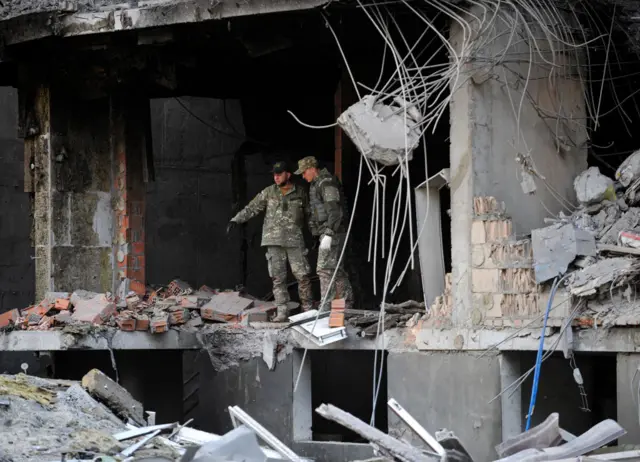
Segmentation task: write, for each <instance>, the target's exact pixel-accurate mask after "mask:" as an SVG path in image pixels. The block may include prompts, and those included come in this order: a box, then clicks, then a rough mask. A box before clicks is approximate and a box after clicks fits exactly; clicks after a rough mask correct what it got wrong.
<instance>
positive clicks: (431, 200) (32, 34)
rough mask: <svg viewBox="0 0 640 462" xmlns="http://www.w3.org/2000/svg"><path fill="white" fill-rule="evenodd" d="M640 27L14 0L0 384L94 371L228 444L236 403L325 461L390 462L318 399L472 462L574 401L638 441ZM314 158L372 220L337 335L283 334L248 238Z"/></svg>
mask: <svg viewBox="0 0 640 462" xmlns="http://www.w3.org/2000/svg"><path fill="white" fill-rule="evenodd" d="M638 18H640V3H639V4H637V5H636V4H635V2H632V1H624V2H623V1H618V0H611V1H609V0H601V1H598V2H589V3H588V4H587V2H562V1H552V0H543V1H540V2H535V4H533V3H532V2H527V1H525V0H510V1H507V2H484V1H472V2H471V1H470V2H465V1H445V0H438V1H434V2H431V1H422V0H416V1H413V0H412V1H404V0H402V1H398V2H395V1H394V2H368V1H360V0H356V1H354V2H352V1H344V2H343V1H340V2H335V1H325V0H298V1H290V0H278V1H275V0H274V1H264V0H249V1H247V2H229V1H226V0H222V1H215V2H213V1H202V0H153V1H151V0H149V1H135V2H133V1H132V2H128V3H116V2H115V1H111V0H102V1H100V2H76V1H65V2H53V1H40V2H36V1H27V0H19V1H13V2H5V3H2V2H0V85H1V87H0V163H1V168H0V179H1V183H0V187H1V189H0V190H1V191H2V198H3V201H2V202H3V211H4V214H3V216H2V220H1V221H0V240H2V247H3V251H2V253H1V255H2V261H1V262H0V293H1V294H2V297H0V326H1V327H2V329H3V332H1V333H0V348H1V353H0V365H2V368H3V370H0V372H8V373H18V372H20V371H25V372H27V373H28V374H30V375H35V376H41V377H42V378H43V379H42V380H44V377H47V378H48V379H49V380H50V379H56V380H57V379H60V380H61V379H64V380H81V379H82V377H83V376H85V374H87V373H88V372H89V371H90V370H92V369H94V368H98V369H100V370H101V371H103V372H104V373H105V374H107V375H109V376H110V377H111V378H112V379H113V380H114V381H117V382H118V383H119V384H120V385H122V386H123V387H124V388H126V389H127V390H128V391H129V392H130V393H131V394H132V395H133V397H134V398H135V399H136V400H138V401H139V402H140V403H141V404H142V405H143V407H144V408H145V409H146V410H151V411H154V412H155V413H156V414H155V419H156V422H157V423H167V422H185V421H189V420H190V419H193V424H192V426H193V427H194V428H197V429H199V430H202V431H206V432H210V433H214V434H224V433H225V432H227V431H230V430H232V428H233V425H232V421H231V420H230V418H229V413H230V412H231V411H230V410H229V407H230V406H239V408H241V409H244V411H246V412H247V413H248V414H250V415H251V416H253V418H255V419H256V420H257V421H259V422H260V423H261V424H262V425H263V426H264V427H265V428H266V429H268V430H269V431H270V432H271V433H272V434H273V435H275V436H276V437H277V438H278V439H279V440H280V441H281V442H282V443H284V444H285V445H286V446H288V447H289V448H290V450H292V451H295V453H297V454H298V455H300V456H302V457H308V458H311V459H314V460H319V461H342V460H344V461H352V460H365V459H367V458H370V457H373V455H374V450H373V448H372V446H371V445H370V444H369V442H368V441H367V439H366V438H363V437H362V435H360V434H357V433H356V432H354V431H352V430H350V429H348V428H346V427H344V426H341V425H339V424H338V423H336V422H334V421H330V420H328V419H326V418H324V417H323V416H326V415H327V414H330V413H331V411H327V408H326V407H322V406H321V405H323V404H330V405H335V406H337V407H339V408H341V409H343V410H345V411H347V412H349V413H351V414H352V415H354V416H356V417H358V418H359V419H361V420H362V421H364V422H369V423H370V424H371V426H372V427H375V428H377V429H378V430H380V431H381V432H383V433H385V434H388V435H390V436H392V437H395V438H397V439H399V440H405V441H408V442H410V443H413V444H415V445H416V446H419V447H422V446H424V442H422V441H421V439H420V437H419V436H418V435H414V434H413V433H412V432H411V431H410V430H409V429H408V427H407V426H406V425H405V422H406V421H405V422H403V421H402V419H401V418H400V417H399V416H398V415H397V412H396V413H394V412H389V409H393V407H391V408H390V407H388V406H387V403H388V402H389V400H390V399H394V400H396V402H397V403H400V404H401V405H402V406H403V407H404V408H405V409H408V410H410V412H411V414H412V415H413V417H414V418H415V419H416V420H417V421H418V422H419V423H420V424H422V425H423V426H424V427H425V428H426V429H427V430H429V431H430V432H435V431H436V430H438V429H442V428H446V429H449V430H452V431H453V432H455V435H456V436H457V437H458V438H459V439H460V441H461V442H462V443H463V444H464V447H465V448H466V449H467V450H468V451H469V453H470V454H471V455H472V456H473V459H474V460H476V461H488V460H497V459H500V458H501V457H503V456H504V455H505V453H504V452H502V453H501V452H500V449H498V452H496V446H497V445H499V444H500V443H501V442H503V441H508V440H509V438H512V437H514V436H517V435H519V434H520V433H521V432H523V431H524V430H525V429H528V428H529V427H530V426H535V425H538V424H541V423H543V422H546V421H547V418H548V417H549V416H550V415H553V413H558V414H559V416H560V425H561V426H562V428H563V429H564V430H566V431H567V432H569V433H571V434H575V435H580V434H583V433H585V432H586V431H587V430H589V429H590V428H592V427H593V426H594V425H596V424H598V423H599V422H602V421H607V419H612V420H615V421H617V422H618V423H619V424H620V426H621V427H623V428H624V430H626V434H625V435H624V436H620V437H619V438H618V436H616V438H617V442H618V444H638V443H640V419H639V416H638V406H637V404H638V403H637V399H638V390H639V389H640V388H639V387H640V382H639V381H638V376H637V374H636V372H637V370H638V369H639V368H640V357H638V355H637V350H638V348H639V345H640V330H639V326H640V313H639V312H638V309H637V307H638V301H637V295H636V294H637V283H638V278H637V276H638V274H640V204H639V203H640V194H638V190H640V154H637V152H638V150H639V149H640V136H639V135H638V129H637V127H638V126H639V124H640V110H638V103H639V102H640V100H639V98H638V96H637V88H638V75H639V72H638V69H640V60H639V59H638V52H639V51H640V44H639V43H638V40H640V29H638V21H640V19H638ZM308 155H313V156H315V157H317V158H318V159H319V161H320V162H321V163H322V164H323V165H325V166H327V167H328V169H329V170H331V171H332V172H335V174H336V176H337V177H338V178H339V179H340V180H341V182H342V184H343V187H344V190H345V194H346V196H347V199H348V206H349V209H350V212H351V213H350V217H351V219H350V222H349V224H348V229H349V231H348V235H349V238H348V243H347V245H346V246H345V251H344V252H343V257H344V262H345V266H346V269H347V271H348V272H349V275H350V277H351V282H352V285H353V286H354V293H355V301H356V306H355V307H354V308H353V309H352V310H343V309H342V308H343V307H342V308H341V307H340V302H339V301H334V304H333V305H334V306H333V310H332V312H336V311H337V312H340V311H346V312H345V313H344V318H345V321H344V326H339V327H335V326H333V325H332V327H329V324H328V323H329V318H327V317H323V316H317V317H315V314H317V312H314V313H315V314H314V317H315V319H314V318H310V317H306V315H305V314H304V313H302V314H295V315H293V316H291V318H290V323H288V324H287V323H285V324H283V325H276V324H274V323H269V322H268V321H269V318H270V316H271V315H272V314H273V311H274V308H275V307H274V305H273V303H272V302H271V300H272V298H273V296H272V295H273V294H271V293H270V291H271V284H270V279H269V277H268V270H267V262H266V261H265V258H264V252H263V251H262V250H261V249H260V229H261V223H258V222H256V221H259V220H254V221H252V222H249V223H247V224H246V225H243V226H242V227H241V230H240V232H239V234H237V235H229V236H228V235H227V233H226V232H225V230H226V227H227V223H228V222H229V220H230V218H231V217H232V216H233V215H234V214H235V213H236V212H237V211H238V210H239V208H240V207H242V206H244V205H245V204H247V203H248V202H249V200H251V198H252V197H254V195H255V194H256V193H258V192H259V191H261V190H262V189H263V188H264V187H265V186H267V185H269V184H271V181H272V178H271V166H272V164H273V163H274V162H276V161H279V160H285V161H287V162H290V163H291V164H294V163H295V162H297V161H298V160H299V159H301V158H302V157H305V156H308ZM307 238H308V236H307ZM307 240H308V242H307V245H308V247H309V248H311V247H312V245H311V242H310V241H309V239H307ZM315 258H316V257H315V254H314V252H313V251H312V252H311V253H310V259H311V262H312V263H315ZM312 266H313V265H312ZM291 292H292V294H293V293H294V292H295V287H294V285H292V287H291ZM314 293H315V296H316V297H318V296H319V288H318V287H317V282H316V281H314ZM294 305H295V304H294ZM300 316H302V317H300ZM331 319H333V318H331ZM331 322H334V321H333V320H332V321H331ZM317 323H324V324H322V326H325V324H326V329H325V328H324V327H323V330H322V331H321V332H320V333H318V331H317V330H315V328H316V324H317ZM310 324H312V325H311V326H310ZM33 380H35V379H33ZM34 383H40V382H34ZM159 384H162V385H159ZM56 386H57V385H56ZM65 387H71V385H69V384H66V385H65ZM76 388H77V387H76ZM69 389H70V390H72V391H73V390H75V388H74V389H71V388H69ZM0 391H1V390H0ZM74 393H75V391H74ZM536 396H537V398H536ZM0 397H1V396H0ZM532 397H533V399H532ZM390 406H391V405H390ZM315 409H318V410H319V412H314V410H315ZM321 411H322V412H324V414H322V412H321ZM534 411H535V412H534ZM1 413H2V407H1V406H0V418H1ZM321 414H322V415H321ZM234 422H235V421H234ZM117 424H118V425H119V426H118V427H117V428H116V427H113V428H111V427H110V426H109V431H116V430H123V428H122V425H123V424H122V422H117ZM556 425H557V421H556ZM616 435H618V434H617V433H616ZM603 444H604V443H603ZM34 446H37V444H36V443H34ZM576 455H581V454H576ZM24 456H25V457H26V458H27V459H29V457H32V459H31V460H35V459H33V457H34V456H33V455H28V454H26V455H24ZM27 459H25V460H27ZM16 460H22V459H18V458H16ZM289 460H294V459H289ZM548 460H552V459H548Z"/></svg>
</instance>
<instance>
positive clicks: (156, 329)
mask: <svg viewBox="0 0 640 462" xmlns="http://www.w3.org/2000/svg"><path fill="white" fill-rule="evenodd" d="M168 320H169V319H168V316H159V317H155V318H153V319H152V320H151V323H150V330H151V333H152V334H160V333H162V332H166V331H167V330H169V322H168Z"/></svg>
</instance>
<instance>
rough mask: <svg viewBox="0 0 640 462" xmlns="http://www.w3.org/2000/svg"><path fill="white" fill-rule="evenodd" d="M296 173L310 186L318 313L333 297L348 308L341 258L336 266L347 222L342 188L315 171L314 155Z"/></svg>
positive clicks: (350, 296) (324, 173)
mask: <svg viewBox="0 0 640 462" xmlns="http://www.w3.org/2000/svg"><path fill="white" fill-rule="evenodd" d="M295 174H296V175H302V177H303V178H304V179H305V180H307V182H309V183H311V186H310V188H309V208H310V209H311V210H310V214H309V228H310V230H311V234H313V236H314V237H318V238H319V239H320V247H319V250H318V267H317V270H316V272H317V273H318V277H319V278H320V289H321V292H322V300H325V305H324V306H322V307H320V310H325V309H327V306H328V305H329V304H330V303H331V300H333V299H334V298H336V295H337V297H338V298H344V299H345V307H346V308H351V307H352V305H353V290H352V289H351V283H350V282H349V277H348V275H347V273H346V271H345V270H344V258H343V261H341V262H340V266H338V259H339V258H340V254H341V253H342V247H343V246H344V244H345V242H346V233H347V223H348V221H349V218H348V217H349V213H348V211H347V206H346V200H345V197H344V193H343V191H342V186H341V185H340V182H339V180H338V179H337V178H336V177H335V176H333V175H331V174H330V173H329V171H328V170H327V169H326V168H323V169H322V170H319V169H318V161H317V160H316V158H315V157H313V156H309V157H305V158H304V159H302V160H300V161H298V170H296V171H295ZM334 271H337V272H336V276H335V279H334V283H333V285H332V286H331V287H329V283H330V282H331V277H332V276H333V273H334Z"/></svg>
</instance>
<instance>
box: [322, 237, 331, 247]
mask: <svg viewBox="0 0 640 462" xmlns="http://www.w3.org/2000/svg"><path fill="white" fill-rule="evenodd" d="M330 248H331V236H327V235H324V236H322V237H321V238H320V250H328V249H330Z"/></svg>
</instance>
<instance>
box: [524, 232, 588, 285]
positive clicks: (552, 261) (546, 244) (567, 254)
mask: <svg viewBox="0 0 640 462" xmlns="http://www.w3.org/2000/svg"><path fill="white" fill-rule="evenodd" d="M531 240H532V247H533V254H534V256H535V264H534V269H535V275H536V282H537V283H538V284H540V283H543V282H545V281H548V280H550V279H553V278H555V277H557V276H561V275H563V274H564V273H566V271H567V269H568V268H569V265H570V264H571V262H572V261H574V260H575V259H576V257H577V256H585V257H590V256H595V254H596V241H595V237H594V236H593V234H590V233H589V232H587V231H585V230H583V229H580V228H578V227H576V226H574V225H573V223H568V224H561V223H558V224H555V225H552V226H548V227H546V228H541V229H535V230H533V231H532V233H531Z"/></svg>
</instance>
